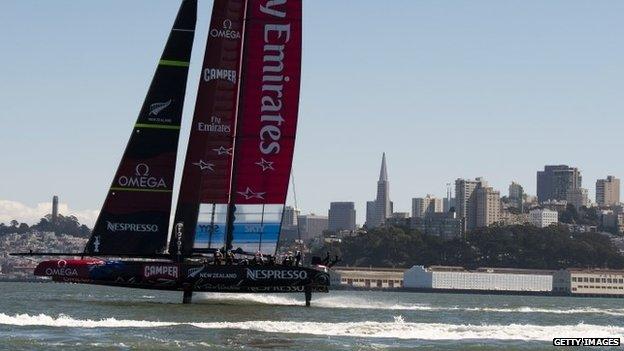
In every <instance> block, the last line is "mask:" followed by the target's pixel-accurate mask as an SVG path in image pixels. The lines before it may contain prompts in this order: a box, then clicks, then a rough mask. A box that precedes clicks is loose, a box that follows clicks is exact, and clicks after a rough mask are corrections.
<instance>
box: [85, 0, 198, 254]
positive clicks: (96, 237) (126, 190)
mask: <svg viewBox="0 0 624 351" xmlns="http://www.w3.org/2000/svg"><path fill="white" fill-rule="evenodd" d="M196 19H197V0H183V1H182V4H181V6H180V10H179V11H178V15H177V17H176V20H175V23H174V25H173V28H174V29H181V30H172V31H171V33H170V34H169V38H168V40H167V43H166V45H165V49H164V51H163V54H162V56H161V59H160V61H159V62H158V66H157V68H156V72H155V74H154V78H153V80H152V83H151V84H150V87H149V90H148V93H147V96H146V98H145V101H144V103H143V106H142V108H141V111H140V113H139V117H138V119H137V122H136V124H135V125H134V127H133V130H132V134H131V136H130V140H129V142H128V145H127V147H126V149H125V151H124V154H123V156H122V159H121V162H120V164H119V167H118V169H117V172H116V174H115V177H114V178H113V182H112V184H111V187H110V189H109V191H108V194H107V197H106V200H105V201H104V206H103V207H102V211H101V212H100V215H99V217H98V219H97V221H96V224H95V226H94V229H93V232H92V235H91V238H90V239H89V241H88V243H87V245H86V247H85V253H86V254H90V255H115V254H118V255H144V256H151V255H155V254H157V253H161V252H162V251H163V250H164V249H165V248H166V240H167V234H168V231H169V230H168V225H169V217H170V213H171V196H172V189H173V181H174V170H175V162H176V156H177V149H178V138H179V130H180V122H181V118H182V110H183V106H184V96H185V92H186V82H187V76H188V66H189V62H190V58H191V50H192V46H193V39H194V29H195V22H196Z"/></svg>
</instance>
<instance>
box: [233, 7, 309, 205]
mask: <svg viewBox="0 0 624 351" xmlns="http://www.w3.org/2000/svg"><path fill="white" fill-rule="evenodd" d="M247 11H248V21H247V27H246V31H245V52H244V54H245V56H244V61H243V65H244V70H243V74H244V78H243V82H242V86H241V102H240V106H241V107H240V112H239V113H240V116H239V119H240V122H239V125H238V126H239V128H238V131H237V136H236V137H237V141H236V155H237V158H236V159H235V163H234V169H235V170H236V175H235V184H234V186H235V188H234V189H233V191H234V192H235V194H234V200H235V203H236V204H283V203H284V202H285V200H286V194H287V192H288V181H289V177H290V169H291V163H292V157H293V151H294V145H295V133H296V130H297V112H298V107H299V84H300V77H301V0H280V1H276V0H272V1H271V0H250V1H249V5H248V10H247Z"/></svg>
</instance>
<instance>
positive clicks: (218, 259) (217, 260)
mask: <svg viewBox="0 0 624 351" xmlns="http://www.w3.org/2000/svg"><path fill="white" fill-rule="evenodd" d="M221 261H223V254H222V253H221V249H219V250H217V251H215V253H214V264H215V265H217V266H218V265H220V264H221Z"/></svg>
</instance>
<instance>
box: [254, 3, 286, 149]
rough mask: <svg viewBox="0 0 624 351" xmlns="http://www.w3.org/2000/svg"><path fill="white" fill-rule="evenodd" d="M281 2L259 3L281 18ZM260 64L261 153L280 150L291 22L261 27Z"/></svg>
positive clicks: (264, 10)
mask: <svg viewBox="0 0 624 351" xmlns="http://www.w3.org/2000/svg"><path fill="white" fill-rule="evenodd" d="M280 5H283V6H286V0H282V1H267V2H266V5H262V3H261V4H260V11H261V12H262V13H265V14H267V15H270V16H273V17H276V18H280V19H283V18H285V17H286V12H285V11H282V10H281V9H280V8H279V7H280ZM263 38H264V46H263V55H264V56H263V60H262V61H263V67H262V83H263V84H262V94H261V100H260V122H261V125H262V126H261V128H260V133H259V134H260V143H259V146H260V152H262V154H264V155H270V154H278V153H279V152H280V149H281V146H280V139H281V137H282V130H281V126H282V124H283V123H284V121H285V120H284V116H282V107H283V103H282V97H283V96H284V85H285V84H286V83H287V82H289V81H290V77H288V76H284V73H283V71H284V61H285V48H286V44H287V43H288V42H289V41H290V23H281V24H274V23H267V24H265V25H264V31H263Z"/></svg>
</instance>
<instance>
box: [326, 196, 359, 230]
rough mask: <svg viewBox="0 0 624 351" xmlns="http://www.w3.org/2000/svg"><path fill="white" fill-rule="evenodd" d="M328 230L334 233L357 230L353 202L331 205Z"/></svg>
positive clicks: (333, 203)
mask: <svg viewBox="0 0 624 351" xmlns="http://www.w3.org/2000/svg"><path fill="white" fill-rule="evenodd" d="M328 229H329V230H330V231H333V232H338V231H341V230H350V231H353V230H355V229H356V228H355V204H354V203H353V202H332V203H330V204H329V225H328Z"/></svg>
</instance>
